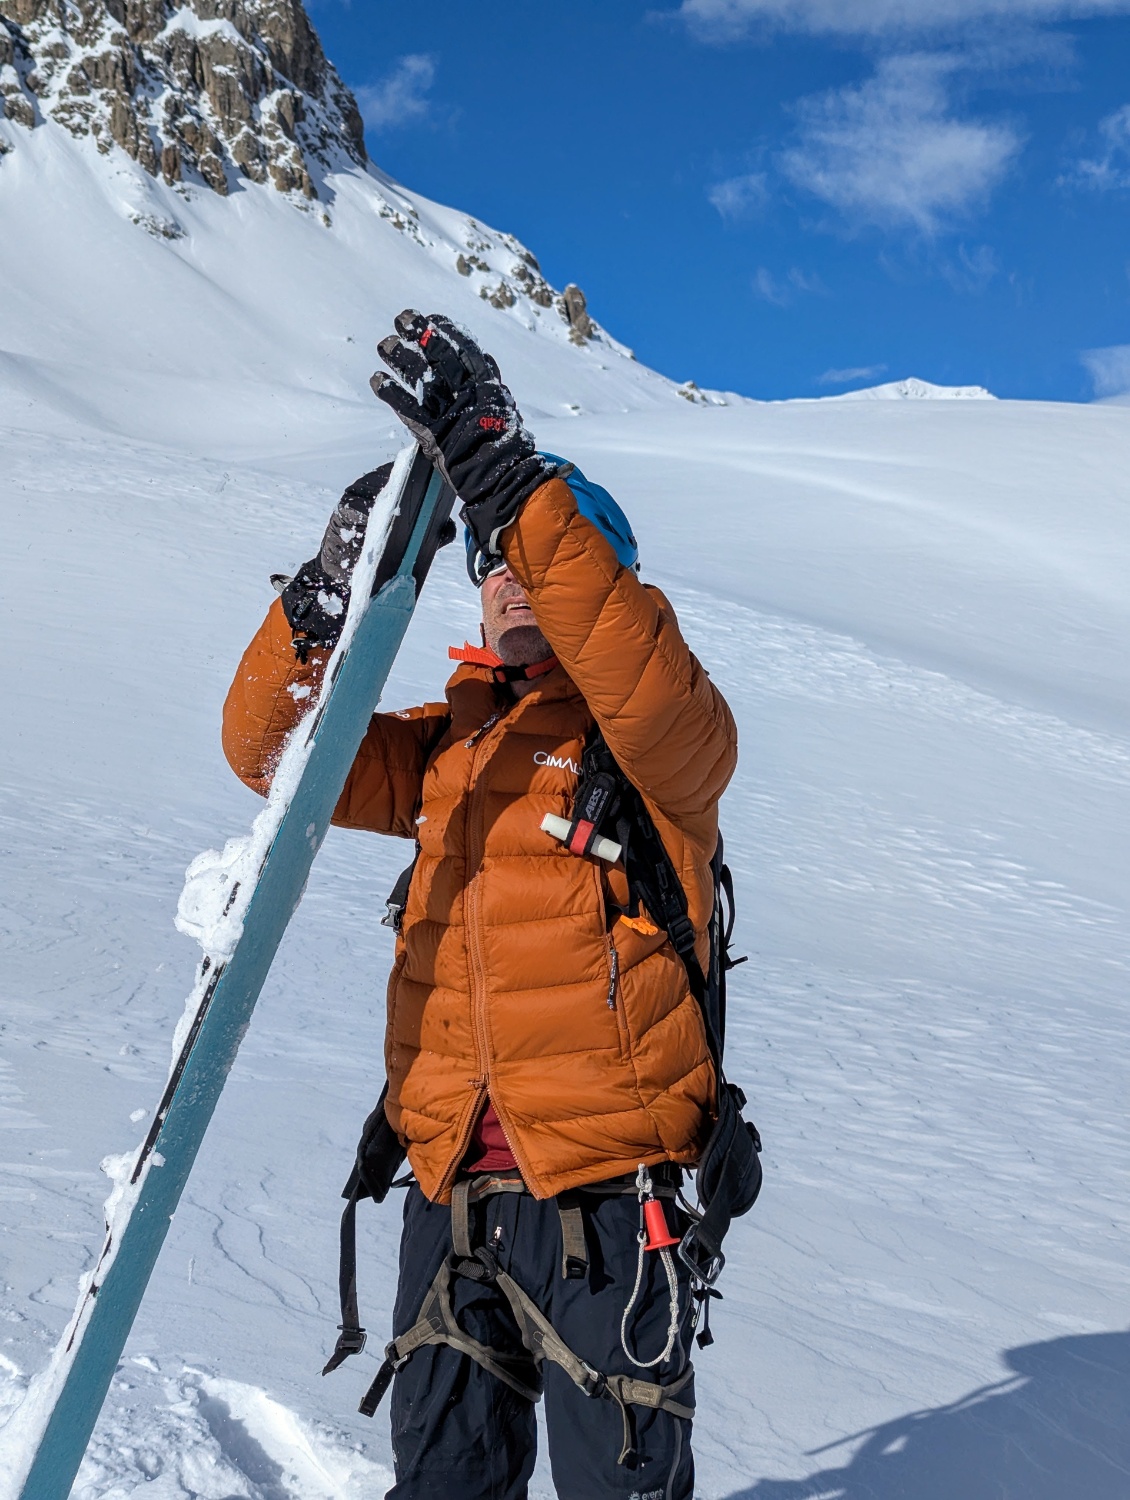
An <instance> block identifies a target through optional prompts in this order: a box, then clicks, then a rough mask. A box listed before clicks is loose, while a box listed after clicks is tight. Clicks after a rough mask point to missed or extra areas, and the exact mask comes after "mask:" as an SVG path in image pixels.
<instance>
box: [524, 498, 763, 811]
mask: <svg viewBox="0 0 1130 1500" xmlns="http://www.w3.org/2000/svg"><path fill="white" fill-rule="evenodd" d="M501 540H502V549H503V552H504V555H505V557H506V561H507V563H508V565H509V567H510V569H511V571H512V572H513V574H514V576H515V577H516V578H517V579H518V581H519V582H520V583H521V584H522V586H523V588H525V590H526V592H527V595H528V597H529V600H530V603H531V605H532V606H533V610H534V615H535V616H536V618H537V622H538V625H539V626H540V628H541V631H542V633H543V635H544V636H545V637H546V639H547V640H548V641H549V642H550V644H551V645H552V647H553V649H554V651H555V653H556V654H557V657H558V659H559V660H560V662H561V664H562V666H564V668H565V670H566V671H567V672H568V674H569V676H570V677H571V678H572V679H573V681H574V682H575V683H576V684H577V686H578V687H579V688H580V690H581V692H582V693H583V694H584V697H585V701H586V702H587V703H588V706H589V709H590V710H591V712H592V714H593V717H594V718H595V719H596V720H597V722H598V723H599V725H600V727H601V729H602V730H603V731H604V736H605V739H606V740H607V742H608V745H609V748H610V749H611V750H612V752H613V754H614V755H615V756H616V759H617V760H618V761H619V763H620V765H621V767H622V768H623V770H624V771H625V773H626V774H627V775H628V776H629V777H630V778H631V780H632V781H633V782H634V783H635V784H636V786H637V787H638V788H639V789H640V791H641V792H643V794H644V796H645V797H646V798H647V799H648V800H649V802H651V803H652V804H653V805H654V806H655V807H656V808H657V809H658V810H659V811H660V812H661V813H662V814H663V815H664V816H665V817H666V818H667V819H669V820H670V821H671V822H672V823H674V824H675V825H676V826H678V827H681V828H682V829H683V831H684V833H686V834H688V835H694V834H695V833H697V832H699V831H700V830H701V831H702V833H703V834H704V836H706V837H708V838H710V839H712V838H713V836H714V835H713V834H710V833H709V832H708V829H707V827H706V825H707V824H710V825H713V822H714V817H715V811H716V808H717V803H718V799H719V798H720V797H721V795H722V793H723V791H724V790H725V788H726V784H727V782H728V781H729V780H730V777H731V776H732V775H733V773H734V768H735V765H736V764H737V730H736V728H735V725H734V720H733V715H732V714H731V713H730V710H729V707H728V706H727V704H726V701H725V699H724V698H723V697H722V694H721V693H720V692H719V691H718V689H717V688H716V687H715V686H714V684H713V683H712V682H711V681H710V678H709V677H708V676H707V673H706V671H705V670H704V668H703V667H702V665H701V664H700V663H699V662H698V660H697V659H696V658H695V656H694V655H693V654H692V653H691V651H690V649H689V647H688V646H687V644H686V642H685V641H684V640H683V637H682V633H681V632H680V630H679V624H678V621H677V620H676V618H675V614H674V611H673V610H672V608H671V606H670V604H669V603H668V602H667V600H666V599H665V598H664V597H663V595H662V594H661V593H660V592H659V590H658V589H656V588H651V587H648V586H646V585H644V584H643V583H641V582H640V580H639V578H638V577H637V576H636V574H635V573H634V572H633V571H632V570H631V569H628V568H624V567H622V566H621V565H620V563H619V562H618V560H617V558H616V554H615V552H614V551H613V550H612V547H611V546H610V545H609V543H608V542H607V541H606V540H605V538H604V537H603V536H602V535H601V533H600V532H599V531H598V530H597V528H596V527H595V526H594V525H593V524H592V523H591V522H590V521H589V520H587V519H586V518H585V517H584V516H583V515H581V513H580V512H579V511H578V509H577V505H576V502H575V500H574V497H573V492H572V490H570V488H569V486H568V485H567V484H566V483H565V482H564V481H563V480H561V479H551V480H549V481H548V482H547V483H546V484H543V485H542V486H541V488H540V489H538V490H536V491H535V492H534V494H533V495H532V496H531V497H530V499H529V500H528V501H527V503H526V505H525V506H524V508H523V510H522V512H521V514H520V515H519V517H518V519H517V520H516V521H515V522H514V524H513V525H512V526H511V527H510V528H509V529H508V530H507V531H506V532H505V533H504V535H503V537H502V539H501Z"/></svg>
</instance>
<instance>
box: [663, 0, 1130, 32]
mask: <svg viewBox="0 0 1130 1500" xmlns="http://www.w3.org/2000/svg"><path fill="white" fill-rule="evenodd" d="M1127 12H1130V0H682V4H681V5H680V7H679V11H678V14H679V15H680V16H682V17H683V19H684V20H686V21H688V22H689V23H691V24H692V25H693V26H694V27H695V29H696V30H698V31H700V32H703V33H705V34H706V35H707V36H712V35H713V36H717V37H726V36H734V35H740V34H742V33H743V32H746V31H749V30H750V29H752V28H755V27H761V28H763V29H764V28H768V29H771V30H777V31H799V32H806V33H809V34H816V35H832V36H883V35H887V34H889V33H892V32H893V33H900V32H901V33H903V34H904V35H910V34H913V33H919V34H921V33H925V32H937V31H940V30H954V29H957V28H961V27H966V26H970V25H976V24H978V23H985V22H1008V21H1012V22H1017V21H1019V22H1029V23H1031V22H1035V23H1039V22H1042V21H1060V20H1068V19H1073V18H1074V19H1079V18H1082V17H1086V16H1114V15H1125V14H1126V13H1127Z"/></svg>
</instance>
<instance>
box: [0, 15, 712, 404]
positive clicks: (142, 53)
mask: <svg viewBox="0 0 1130 1500" xmlns="http://www.w3.org/2000/svg"><path fill="white" fill-rule="evenodd" d="M49 122H51V123H54V124H55V125H58V126H61V127H62V128H63V129H65V130H66V131H68V132H69V134H70V135H72V136H73V137H75V138H76V139H83V138H89V139H90V140H93V142H94V143H95V145H96V146H97V148H98V150H99V151H100V152H101V153H102V154H103V155H104V156H107V157H109V156H112V155H113V153H114V152H115V150H121V151H123V152H125V153H126V155H127V156H129V157H130V158H131V159H132V160H133V161H134V162H136V163H137V164H138V166H140V167H141V168H142V169H143V170H144V172H145V173H146V174H148V177H149V178H150V179H152V180H153V181H154V182H155V183H163V184H164V185H165V187H167V188H171V189H173V190H175V191H176V192H177V193H180V194H181V196H182V198H184V197H190V196H191V194H192V192H193V191H194V189H197V190H199V189H208V190H210V191H211V192H213V193H216V194H219V195H220V196H222V197H226V196H228V195H229V194H230V193H231V192H232V191H236V190H238V188H239V185H240V182H241V179H246V180H249V181H250V182H254V183H259V184H265V185H268V186H270V187H273V188H274V189H276V190H277V191H279V192H280V193H282V194H284V195H286V196H287V197H289V198H290V199H291V200H292V201H294V202H296V203H297V204H299V205H305V206H307V207H315V206H317V207H318V216H319V217H320V218H321V219H322V220H323V222H325V223H327V224H328V223H329V222H330V217H329V212H328V209H327V207H326V203H327V202H328V200H331V199H332V198H333V189H332V186H330V185H329V184H328V183H327V180H326V179H327V176H328V174H330V173H332V172H334V171H337V172H341V171H349V170H354V171H360V172H363V173H365V174H366V176H367V177H368V179H369V182H370V187H371V194H372V196H373V198H374V201H375V207H376V210H377V213H378V214H379V216H380V217H381V218H383V219H385V220H387V221H388V222H389V223H390V224H391V225H392V227H393V228H395V229H397V230H399V231H400V232H401V233H403V234H404V235H405V236H406V237H407V238H409V239H411V240H414V241H416V242H417V243H418V244H419V245H420V246H421V248H423V249H426V250H429V251H431V252H432V253H435V252H437V251H439V253H441V254H442V253H443V252H444V250H445V249H449V250H450V252H451V254H452V263H453V264H454V267H455V269H456V271H457V272H458V273H459V275H460V276H462V277H466V278H468V280H469V282H470V285H471V288H472V289H473V290H474V291H475V292H476V293H477V294H478V296H479V297H480V298H481V299H482V300H483V301H485V302H487V303H489V304H490V305H491V306H492V307H494V308H497V309H499V310H507V309H516V310H517V312H518V314H519V315H520V316H523V317H527V316H533V317H534V318H540V317H541V315H542V313H543V310H545V309H551V308H552V309H554V310H555V311H556V312H557V314H558V315H559V316H560V318H561V320H562V322H564V324H565V325H566V331H567V336H568V339H569V341H570V342H572V343H574V344H577V345H585V344H588V343H590V342H591V341H597V342H605V343H608V344H609V345H610V347H615V348H616V349H617V352H619V353H627V352H628V351H626V350H623V349H621V348H620V347H619V346H616V345H614V341H612V340H609V339H608V337H607V335H606V334H604V332H603V330H602V329H601V328H600V327H599V325H598V324H597V323H596V322H595V321H594V320H593V318H592V317H591V315H590V314H589V311H588V308H587V306H586V301H585V296H584V293H583V292H582V291H581V290H580V288H579V287H577V286H574V285H572V284H570V285H568V286H566V287H565V289H564V290H563V291H562V292H558V291H556V290H555V289H554V288H553V287H552V286H551V285H550V284H549V282H548V281H546V279H545V277H544V276H543V275H542V272H541V268H540V266H539V265H538V262H537V259H536V258H535V257H534V255H532V254H531V252H530V251H529V250H527V249H526V247H525V246H524V245H522V244H520V243H519V241H518V240H516V239H515V238H514V237H513V236H512V235H508V234H500V233H497V232H495V231H492V230H488V229H486V228H485V227H484V226H481V225H479V224H478V223H477V222H476V221H475V220H474V219H470V218H468V219H466V220H465V223H464V226H463V230H462V232H461V234H460V236H459V240H458V242H457V243H456V244H455V245H452V246H450V247H445V246H441V245H439V244H437V241H436V235H435V226H430V227H428V226H425V225H424V224H423V223H422V222H421V219H420V215H419V213H418V211H417V209H416V206H415V204H414V203H413V201H412V199H411V198H410V197H409V196H408V195H407V194H405V193H404V192H403V190H402V189H399V188H398V186H397V185H396V184H394V183H392V182H390V181H389V180H388V179H387V178H385V177H384V175H383V174H382V173H379V172H377V171H376V170H375V169H373V168H371V166H370V163H369V158H368V154H367V152H366V149H365V142H364V127H363V124H362V120H361V114H360V111H359V110H358V108H357V103H356V100H355V99H354V97H353V95H352V93H350V91H349V89H348V88H347V87H346V86H345V84H344V83H343V82H342V80H341V78H340V77H339V76H338V74H337V72H336V71H335V69H334V67H333V66H332V64H331V63H330V62H329V61H328V60H327V58H326V55H325V53H324V51H323V49H322V45H321V42H320V41H319V39H318V36H317V33H316V32H315V30H314V28H313V26H312V25H311V24H310V20H309V18H308V16H307V15H306V12H305V10H304V9H303V6H302V3H301V0H0V157H3V155H4V154H5V153H6V152H8V151H10V150H12V149H13V146H15V145H18V142H19V139H20V132H21V131H34V130H36V129H38V128H40V127H42V126H43V125H45V124H47V123H49ZM5 125H7V126H9V127H14V128H8V129H5V128H4V127H5ZM172 201H173V202H174V203H175V201H176V200H175V199H174V200H172ZM167 202H168V200H166V204H167ZM130 217H132V218H133V220H134V222H135V223H137V224H140V225H141V226H142V227H143V228H145V229H147V230H148V231H149V232H150V233H152V234H154V235H157V236H159V237H163V238H165V239H177V238H179V237H180V236H181V235H182V234H183V232H184V231H183V229H182V227H181V225H180V223H179V221H178V218H177V215H176V212H174V213H170V212H168V209H167V206H166V207H161V206H160V205H158V204H156V203H154V204H152V205H150V206H149V207H143V208H138V209H137V210H136V211H133V212H131V214H130ZM684 394H685V395H687V396H688V399H692V400H693V399H696V398H695V397H694V396H692V395H690V393H689V392H684Z"/></svg>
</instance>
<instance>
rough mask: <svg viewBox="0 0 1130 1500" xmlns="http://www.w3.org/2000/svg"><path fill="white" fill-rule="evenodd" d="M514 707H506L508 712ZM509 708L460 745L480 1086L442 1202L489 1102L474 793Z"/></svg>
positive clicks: (481, 834)
mask: <svg viewBox="0 0 1130 1500" xmlns="http://www.w3.org/2000/svg"><path fill="white" fill-rule="evenodd" d="M513 706H514V705H510V707H513ZM508 712H509V708H500V709H496V711H495V712H494V713H493V714H492V715H491V716H490V718H488V719H487V720H486V722H485V723H484V724H482V725H480V727H479V728H478V729H477V730H476V731H475V733H474V734H473V735H472V736H471V738H470V739H469V740H467V741H465V743H464V749H467V750H471V749H473V750H474V752H475V753H474V755H473V756H472V758H471V775H470V778H469V786H468V798H467V821H466V827H467V830H468V833H470V832H471V830H472V829H473V830H474V839H473V841H472V840H471V839H470V838H468V841H467V853H466V861H467V863H466V869H467V871H468V872H470V871H471V870H474V874H473V875H471V876H470V878H469V879H468V881H467V889H466V896H465V900H464V907H463V910H464V924H465V927H464V930H465V931H466V934H467V956H468V959H469V960H470V967H471V1026H472V1031H473V1033H474V1038H475V1062H476V1065H477V1068H478V1077H477V1078H476V1080H475V1082H476V1084H477V1085H480V1086H479V1087H477V1088H476V1091H475V1103H474V1108H473V1110H472V1113H471V1115H470V1117H469V1119H468V1121H467V1124H466V1125H465V1126H464V1128H463V1131H462V1132H461V1138H460V1141H459V1148H458V1150H457V1151H456V1153H455V1157H454V1159H453V1160H452V1163H451V1165H450V1166H449V1167H448V1169H447V1172H446V1174H445V1176H444V1179H443V1182H442V1183H441V1185H440V1194H441V1196H443V1195H444V1194H445V1193H446V1192H447V1190H448V1188H449V1187H450V1186H451V1184H452V1182H454V1180H455V1175H456V1173H457V1172H458V1170H459V1163H460V1162H461V1161H462V1160H463V1157H464V1154H465V1153H466V1150H467V1146H468V1145H469V1143H470V1140H471V1134H472V1132H473V1130H474V1128H475V1121H476V1120H477V1119H478V1118H479V1115H480V1113H481V1112H482V1107H483V1101H484V1099H489V1098H490V1073H489V1070H488V1068H487V1054H488V1051H489V1048H488V1045H487V1030H486V1004H487V1002H486V976H485V972H484V966H483V960H482V954H481V952H480V951H479V877H480V876H481V874H482V868H481V867H482V858H483V854H484V852H485V845H486V830H485V827H484V822H485V816H486V815H485V801H484V798H483V797H482V796H481V795H480V793H479V772H480V771H481V769H482V766H483V764H484V763H485V761H486V760H487V759H489V748H490V731H491V730H492V729H494V728H495V727H496V726H497V725H498V724H499V723H500V722H501V721H502V720H503V719H504V718H505V717H506V715H507V713H508ZM495 1114H497V1115H498V1123H499V1126H500V1127H501V1129H502V1134H503V1136H504V1137H505V1138H506V1144H507V1145H508V1146H509V1147H510V1152H511V1154H512V1156H513V1157H514V1160H515V1161H516V1162H517V1163H518V1166H519V1170H520V1171H521V1173H522V1176H523V1178H524V1179H525V1181H526V1182H529V1180H530V1176H529V1171H528V1168H527V1167H526V1166H525V1165H524V1164H523V1161H522V1157H521V1154H520V1153H519V1152H518V1151H517V1150H516V1149H515V1146H514V1142H513V1140H512V1139H511V1137H510V1132H509V1131H508V1130H507V1128H506V1123H505V1121H504V1120H503V1118H502V1115H501V1113H500V1111H499V1109H498V1105H497V1104H496V1105H495Z"/></svg>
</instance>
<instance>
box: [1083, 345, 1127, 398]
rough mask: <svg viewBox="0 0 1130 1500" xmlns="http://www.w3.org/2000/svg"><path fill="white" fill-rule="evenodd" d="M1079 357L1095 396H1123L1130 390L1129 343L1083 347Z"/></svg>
mask: <svg viewBox="0 0 1130 1500" xmlns="http://www.w3.org/2000/svg"><path fill="white" fill-rule="evenodd" d="M1079 358H1080V359H1081V360H1082V361H1083V364H1084V365H1085V366H1086V369H1087V371H1088V373H1089V374H1090V377H1091V383H1092V385H1093V386H1094V388H1095V395H1096V396H1124V395H1126V394H1127V392H1130V344H1112V345H1110V346H1109V347H1108V348H1106V349H1085V350H1084V351H1083V353H1082V354H1081V355H1080V356H1079Z"/></svg>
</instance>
